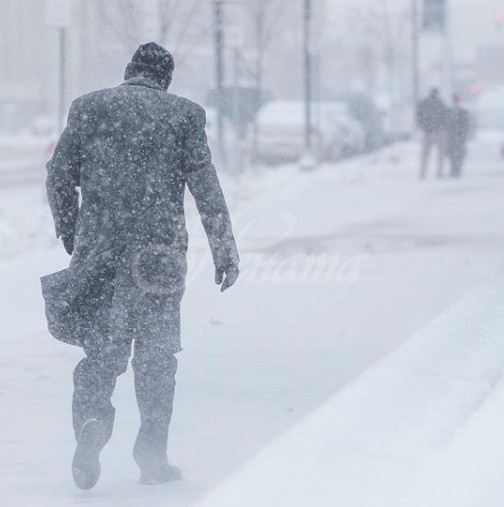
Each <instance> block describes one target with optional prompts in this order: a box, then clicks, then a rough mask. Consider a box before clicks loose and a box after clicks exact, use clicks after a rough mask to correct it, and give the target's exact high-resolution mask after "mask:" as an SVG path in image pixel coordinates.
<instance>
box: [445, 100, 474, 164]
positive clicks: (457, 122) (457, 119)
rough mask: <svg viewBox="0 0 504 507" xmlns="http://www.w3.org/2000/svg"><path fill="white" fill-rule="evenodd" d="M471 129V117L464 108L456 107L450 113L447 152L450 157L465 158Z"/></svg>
mask: <svg viewBox="0 0 504 507" xmlns="http://www.w3.org/2000/svg"><path fill="white" fill-rule="evenodd" d="M470 129H471V117H470V114H469V112H468V111H466V110H465V109H463V108H462V107H454V108H453V109H450V111H449V113H448V123H447V131H448V139H447V151H448V155H449V156H450V157H464V156H465V152H466V146H467V140H468V138H469V132H470Z"/></svg>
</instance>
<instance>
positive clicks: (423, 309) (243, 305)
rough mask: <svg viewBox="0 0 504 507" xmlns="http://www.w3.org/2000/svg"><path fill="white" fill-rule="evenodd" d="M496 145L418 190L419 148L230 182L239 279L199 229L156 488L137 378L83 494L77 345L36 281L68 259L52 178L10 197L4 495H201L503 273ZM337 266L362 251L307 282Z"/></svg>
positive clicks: (4, 266)
mask: <svg viewBox="0 0 504 507" xmlns="http://www.w3.org/2000/svg"><path fill="white" fill-rule="evenodd" d="M497 146H498V145H497V144H496V143H494V144H487V143H485V142H478V143H476V144H475V145H474V146H472V150H471V157H472V158H471V159H470V161H469V164H468V168H467V178H466V179H464V180H462V181H449V180H443V181H439V180H434V179H430V180H428V181H426V182H424V183H422V184H421V183H419V182H418V180H417V177H416V176H417V174H416V173H417V171H416V165H417V150H418V148H417V147H416V146H414V145H412V144H411V145H410V144H405V145H398V146H394V147H391V148H388V149H387V150H385V151H383V152H381V153H378V154H374V155H371V156H368V157H362V158H359V159H355V160H352V161H348V162H346V163H343V164H337V165H334V166H328V167H324V168H321V169H320V170H318V171H315V172H313V173H302V172H300V171H299V170H297V169H296V168H294V167H286V168H282V169H279V170H278V171H270V172H262V173H260V174H250V175H246V176H245V177H243V178H242V180H241V181H240V182H238V183H232V184H230V185H227V186H228V189H227V190H228V194H229V196H230V201H231V203H232V208H233V216H234V217H235V223H236V227H235V228H236V232H237V236H238V240H239V245H240V249H241V255H242V259H243V263H242V264H243V273H242V278H241V280H240V282H239V284H238V285H237V286H236V287H235V288H233V290H232V291H229V292H228V293H225V294H224V295H221V294H220V293H219V292H218V290H217V288H216V287H215V286H214V284H213V272H212V267H211V264H210V262H209V254H208V248H207V246H206V244H205V239H204V238H203V236H202V233H201V228H199V227H192V226H191V232H192V234H191V239H190V253H191V258H192V262H191V272H190V274H189V280H190V282H189V284H188V287H187V292H186V297H185V300H184V304H183V330H182V337H183V347H184V351H183V352H182V353H181V354H180V356H179V365H180V368H179V373H178V385H177V395H176V400H175V413H174V419H173V423H172V428H171V437H170V458H171V460H172V461H173V463H174V464H177V465H179V466H181V468H182V469H183V471H184V475H185V480H184V481H183V482H181V483H179V484H174V485H170V486H168V487H161V488H153V489H151V488H147V489H146V488H141V487H140V486H139V485H138V483H137V479H138V478H137V474H138V472H137V470H136V467H135V465H134V463H133V461H132V458H131V447H132V443H133V440H134V437H135V432H136V430H137V426H138V414H137V408H136V403H135V400H134V396H133V386H132V377H131V372H128V373H127V374H126V375H124V376H123V377H121V378H120V379H119V382H118V388H117V391H116V394H115V396H114V404H115V406H116V409H117V420H116V421H117V424H116V430H115V433H114V437H113V439H112V441H111V442H110V444H109V445H108V446H107V448H106V449H105V450H104V452H103V460H102V462H103V476H102V480H101V481H100V483H99V485H98V487H97V488H96V489H95V490H93V491H92V492H90V493H85V494H83V493H82V492H80V491H76V490H75V488H74V486H73V484H72V481H71V476H70V471H69V463H70V461H71V457H72V453H73V447H74V441H73V435H72V429H71V417H70V403H71V391H72V369H73V367H74V366H75V364H76V362H77V361H78V360H79V359H80V357H81V353H80V351H79V350H77V349H73V348H71V347H68V346H64V345H62V344H59V343H56V342H55V341H54V340H52V339H51V338H50V336H49V335H48V332H47V330H46V323H45V318H44V312H43V306H42V300H41V295H40V286H39V277H40V276H41V275H43V274H47V273H49V272H53V271H56V270H58V269H61V268H62V267H64V266H65V265H66V264H67V263H68V258H67V257H66V255H65V254H64V253H63V251H62V248H61V246H60V245H59V244H58V243H57V242H56V240H55V239H54V238H53V231H52V224H51V223H50V218H49V213H48V210H47V207H46V205H45V204H44V201H43V198H42V195H43V189H42V186H25V187H19V188H15V187H11V188H9V189H0V309H1V310H0V315H1V318H0V340H1V342H0V345H1V353H0V404H1V411H0V434H1V435H2V438H0V456H2V458H0V505H2V506H3V505H5V506H6V507H7V506H8V507H14V506H19V507H41V506H49V505H50V506H51V507H55V506H61V507H63V506H64V507H68V506H73V505H81V504H82V503H86V504H87V505H89V506H90V507H112V506H116V505H121V506H122V507H130V506H131V507H133V506H137V505H142V507H158V506H161V505H162V506H166V505H177V506H179V505H180V506H182V505H183V506H192V505H194V504H195V503H196V502H197V501H198V500H199V499H201V497H202V496H204V495H205V494H206V493H208V492H209V491H210V490H211V489H212V488H213V487H215V486H216V485H218V484H219V483H221V482H223V481H225V480H226V478H227V477H228V476H229V475H230V474H232V473H233V472H235V471H236V470H237V469H238V468H239V467H240V466H242V465H243V464H244V463H245V462H247V461H248V460H249V459H251V458H252V457H253V456H254V454H256V453H257V452H258V451H259V450H260V449H262V448H264V447H266V446H267V445H269V444H270V443H271V442H273V441H274V440H275V439H277V438H278V437H279V436H281V435H282V434H283V433H284V432H285V431H286V430H288V428H290V427H291V426H293V425H295V424H296V423H298V422H299V421H301V420H302V419H303V418H304V417H306V416H307V415H308V414H310V413H311V412H312V411H313V410H316V409H317V408H318V407H320V406H321V405H323V404H324V403H326V402H327V400H328V399H330V398H331V397H332V396H333V395H334V394H335V393H336V392H337V391H338V390H339V389H341V388H342V387H344V386H345V385H346V384H347V383H348V382H350V381H351V380H352V379H354V378H355V377H356V376H357V375H359V374H361V373H362V372H364V371H365V370H366V369H367V368H369V367H370V366H372V365H373V364H374V363H375V362H376V361H377V360H379V359H380V358H382V357H383V356H385V355H386V354H387V353H389V352H390V351H392V350H394V349H395V348H396V347H397V346H400V345H401V344H402V343H403V342H404V341H405V340H406V339H407V338H408V337H409V336H411V335H412V334H413V333H414V332H415V331H416V330H418V329H419V328H421V327H423V326H425V325H426V323H427V322H429V321H430V320H432V319H433V318H434V317H435V316H436V315H438V314H440V313H441V312H442V311H443V310H444V309H445V308H446V307H447V306H449V305H450V304H451V303H453V302H454V301H456V300H457V299H459V298H460V297H461V296H462V295H463V294H464V293H466V292H467V291H469V290H471V289H472V288H474V287H475V286H477V285H479V284H480V283H481V282H482V281H483V280H484V279H487V278H488V277H489V276H491V274H492V273H493V272H495V271H496V270H497V269H498V268H499V267H500V266H501V265H502V263H503V260H504V259H503V254H502V252H503V245H504V220H503V217H504V199H502V195H503V194H504V178H503V177H502V174H503V169H502V167H501V165H502V161H501V160H500V159H499V158H498V153H499V152H498V147H497ZM41 170H43V168H41ZM191 216H194V214H193V212H191ZM191 222H192V219H191ZM327 259H329V260H331V261H334V262H335V263H336V274H338V269H337V268H338V266H340V267H341V266H342V265H344V263H345V262H347V261H349V260H352V259H358V260H360V263H359V264H358V268H359V269H358V270H357V271H356V272H355V273H356V274H357V275H358V276H355V277H352V276H348V274H347V275H345V272H343V274H342V272H339V275H340V276H334V277H332V278H331V279H329V280H324V279H323V277H318V278H317V277H316V276H315V275H313V276H308V277H305V278H302V277H299V276H297V275H299V273H300V271H296V270H299V269H301V268H303V267H304V266H306V265H313V264H310V263H313V262H315V265H316V263H317V262H319V263H320V262H326V264H324V266H325V268H324V269H326V268H327V269H329V268H328V266H329V267H331V266H332V264H330V263H327ZM203 261H204V262H203ZM338 262H339V263H340V264H337V263H338ZM261 507H262V506H261ZM282 507H283V506H282ZM485 507H486V506H485Z"/></svg>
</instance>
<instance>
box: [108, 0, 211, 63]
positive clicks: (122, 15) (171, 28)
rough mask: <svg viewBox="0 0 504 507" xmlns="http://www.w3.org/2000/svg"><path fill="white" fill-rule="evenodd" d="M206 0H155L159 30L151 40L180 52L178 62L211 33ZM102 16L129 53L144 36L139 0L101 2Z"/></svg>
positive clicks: (185, 57) (177, 52)
mask: <svg viewBox="0 0 504 507" xmlns="http://www.w3.org/2000/svg"><path fill="white" fill-rule="evenodd" d="M205 3H206V2H205V0H156V2H155V4H154V5H155V8H156V11H157V13H156V14H157V19H158V30H157V33H154V34H152V37H151V38H152V40H154V41H156V42H158V43H159V44H162V45H169V46H170V48H171V49H172V50H173V51H174V53H176V55H177V65H178V66H181V65H183V63H184V61H185V60H186V59H187V58H188V56H189V55H190V54H191V53H192V52H193V51H194V50H195V49H196V48H197V47H198V45H201V44H204V42H205V39H206V38H207V36H208V35H209V33H210V27H209V26H207V25H209V23H207V24H204V23H203V22H202V19H201V16H200V15H201V13H202V11H203V8H204V4H205ZM98 9H99V13H100V17H101V19H102V20H103V22H104V23H105V25H106V26H107V27H108V28H109V30H110V31H111V33H112V34H114V36H115V37H116V38H117V40H118V41H119V42H120V44H121V45H122V46H123V47H124V49H125V50H127V51H128V52H132V51H133V50H134V49H135V48H136V47H137V45H138V41H139V40H140V38H141V25H140V20H141V14H142V11H141V6H140V1H139V0H107V1H100V2H99V4H98Z"/></svg>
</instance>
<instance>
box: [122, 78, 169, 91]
mask: <svg viewBox="0 0 504 507" xmlns="http://www.w3.org/2000/svg"><path fill="white" fill-rule="evenodd" d="M124 85H129V86H146V87H147V88H155V89H156V90H163V91H166V90H165V89H164V87H163V86H161V85H160V84H159V83H156V81H154V80H153V79H149V78H147V77H144V76H136V77H132V78H130V79H127V80H126V81H124V83H122V85H121V86H124Z"/></svg>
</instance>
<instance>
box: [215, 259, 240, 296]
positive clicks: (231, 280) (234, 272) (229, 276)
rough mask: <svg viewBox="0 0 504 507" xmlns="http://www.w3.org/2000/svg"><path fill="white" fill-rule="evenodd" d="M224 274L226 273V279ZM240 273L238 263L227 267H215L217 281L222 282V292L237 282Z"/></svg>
mask: <svg viewBox="0 0 504 507" xmlns="http://www.w3.org/2000/svg"><path fill="white" fill-rule="evenodd" d="M224 275H226V278H225V279H224ZM239 275H240V270H239V269H238V264H231V265H229V266H226V267H225V268H215V283H216V284H217V285H221V284H222V285H221V292H224V291H225V290H227V289H229V287H231V286H232V285H234V284H235V282H236V280H238V276H239ZM222 282H224V283H222Z"/></svg>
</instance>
